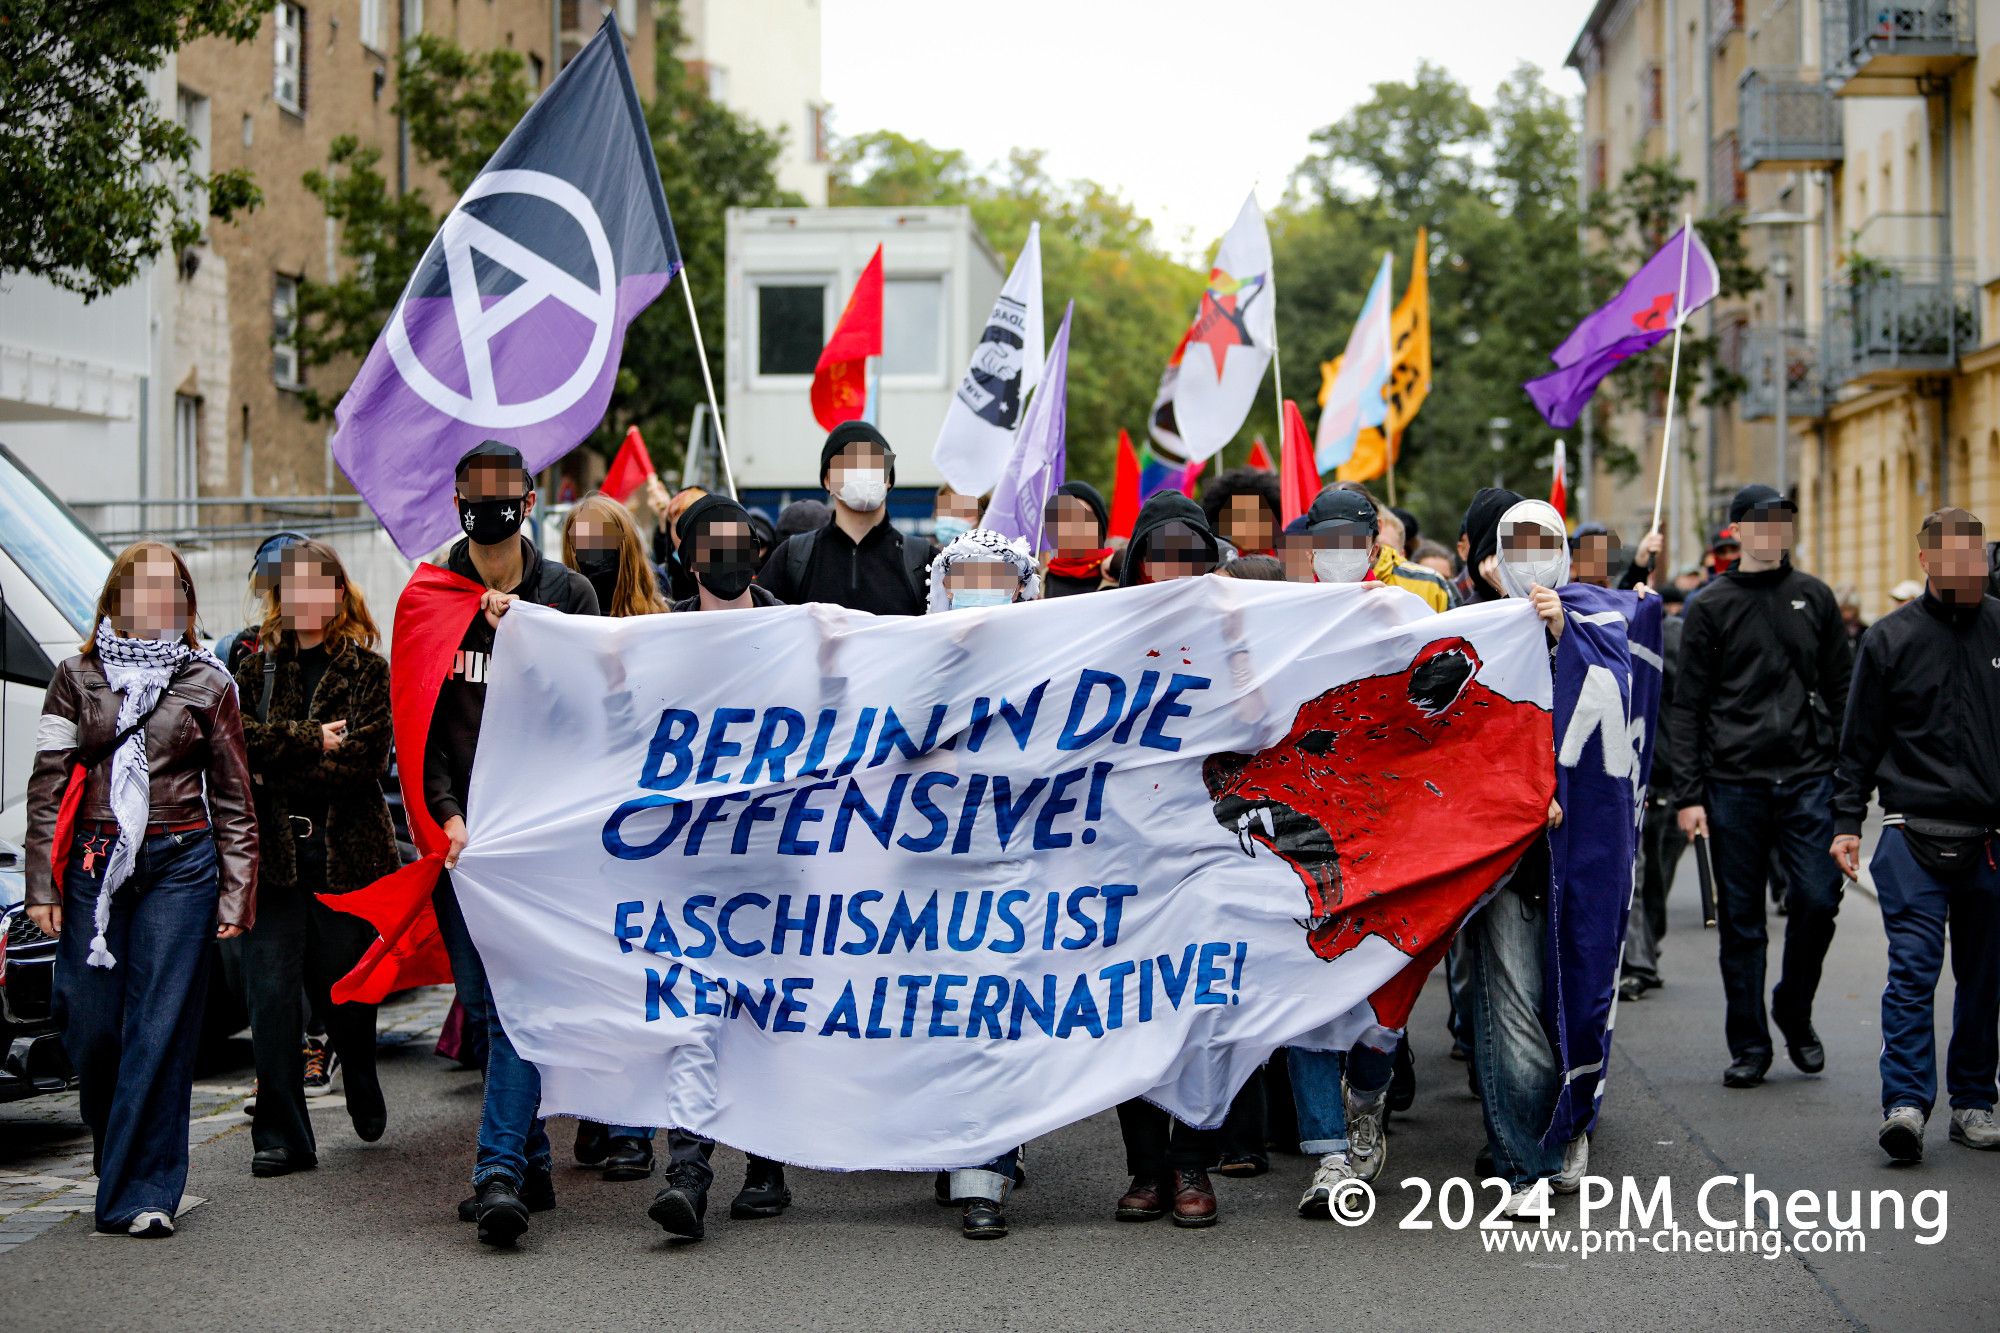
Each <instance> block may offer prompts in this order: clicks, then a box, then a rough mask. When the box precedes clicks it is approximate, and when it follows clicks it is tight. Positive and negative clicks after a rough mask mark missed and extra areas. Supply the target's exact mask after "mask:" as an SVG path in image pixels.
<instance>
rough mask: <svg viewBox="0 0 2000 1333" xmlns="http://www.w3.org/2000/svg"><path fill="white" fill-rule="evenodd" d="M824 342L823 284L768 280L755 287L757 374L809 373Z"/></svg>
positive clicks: (824, 309)
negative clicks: (771, 281) (769, 281)
mask: <svg viewBox="0 0 2000 1333" xmlns="http://www.w3.org/2000/svg"><path fill="white" fill-rule="evenodd" d="M825 345H826V285H825V284H824V283H818V282H814V283H805V282H797V283H769V284H759V286H758V288H757V373H758V374H759V375H810V374H812V373H813V367H815V366H817V365H818V364H819V353H820V348H822V347H824V346H825Z"/></svg>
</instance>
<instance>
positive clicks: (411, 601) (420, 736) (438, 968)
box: [319, 565, 485, 1004]
mask: <svg viewBox="0 0 2000 1333" xmlns="http://www.w3.org/2000/svg"><path fill="white" fill-rule="evenodd" d="M484 591H485V589H483V588H481V587H480V586H479V585H478V584H477V583H474V582H472V581H471V580H469V579H463V578H460V577H459V576H458V575H456V574H454V573H452V572H451V571H450V570H447V569H441V568H439V567H438V566H436V565H419V566H417V570H416V572H415V573H414V574H412V575H410V581H409V583H408V584H407V585H406V586H405V587H404V588H403V595H402V596H401V597H399V598H398V599H397V600H396V625H395V630H394V634H393V641H392V648H391V657H390V666H389V711H390V714H391V717H392V719H393V721H394V724H395V732H396V754H397V756H398V759H399V762H398V770H397V771H398V775H399V777H400V779H401V781H402V784H403V812H404V814H405V815H407V816H408V817H409V821H410V835H411V837H412V838H414V839H415V840H416V844H417V850H418V851H420V852H421V853H423V856H422V858H421V859H419V860H417V861H414V862H412V863H411V864H409V865H406V866H404V867H403V868H402V869H400V870H395V871H391V872H390V873H389V874H387V875H384V876H383V877H382V878H381V879H378V880H376V881H375V882H374V883H373V884H370V885H369V886H368V887H367V888H365V889H356V890H354V891H353V892H351V893H323V894H321V895H319V900H320V901H321V902H323V903H325V904H326V905H327V906H329V907H332V908H335V909H336V910H338V911H342V912H347V913H349V914H351V915H353V916H358V917H360V918H361V919H362V920H364V921H366V922H368V924H369V925H371V926H373V927H375V931H376V934H377V935H379V936H380V937H381V938H379V939H377V940H376V941H375V943H374V944H372V945H370V946H369V948H368V952H367V953H365V954H363V955H362V956H361V961H360V962H359V963H356V964H355V965H354V970H353V971H351V972H349V973H348V974H347V975H346V976H344V977H342V978H341V979H340V980H339V981H338V982H336V983H334V987H333V999H334V1002H335V1003H336V1004H347V1003H361V1004H379V1003H380V1002H381V1001H383V1000H384V999H386V998H388V997H389V996H390V995H393V994H394V993H395V992H397V991H399V990H408V989H409V988H411V987H413V986H436V985H440V984H442V983H444V982H447V981H450V980H451V959H450V958H449V957H447V956H446V954H445V951H444V940H443V939H442V938H441V937H440V936H439V935H438V924H437V913H436V912H434V911H433V910H432V909H431V891H432V890H433V889H435V888H436V887H437V879H438V872H439V871H440V870H442V869H443V868H444V853H445V847H446V842H445V836H444V830H443V829H441V828H439V827H438V823H437V821H436V820H435V819H433V818H431V812H430V807H429V806H428V805H426V804H425V803H424V751H425V749H426V747H427V745H428V744H429V741H430V734H431V714H432V712H434V711H435V710H436V708H437V699H438V691H439V690H440V689H441V688H442V687H443V686H444V682H445V680H446V678H447V677H448V676H450V675H451V665H452V659H453V657H454V656H455V655H456V654H457V652H458V645H459V644H460V643H461V642H462V641H463V640H464V639H465V631H466V629H467V627H468V626H470V625H471V624H472V618H473V617H474V616H476V615H478V614H479V598H480V595H481V594H482V593H483V592H484Z"/></svg>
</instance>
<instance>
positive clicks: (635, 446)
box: [599, 426, 653, 504]
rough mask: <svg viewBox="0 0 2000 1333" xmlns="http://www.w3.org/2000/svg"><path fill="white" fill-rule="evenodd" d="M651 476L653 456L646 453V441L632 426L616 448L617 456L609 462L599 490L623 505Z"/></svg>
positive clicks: (635, 427) (637, 429) (636, 428)
mask: <svg viewBox="0 0 2000 1333" xmlns="http://www.w3.org/2000/svg"><path fill="white" fill-rule="evenodd" d="M652 475H653V456H652V455H651V454H649V453H647V452H646V441H645V440H644V439H643V438H641V436H640V434H639V428H638V427H637V426H634V427H632V429H630V430H628V431H626V432H625V443H623V444H621V445H619V446H618V455H617V457H615V458H613V459H612V460H611V470H610V471H609V472H606V473H605V474H604V485H603V486H602V487H600V488H599V489H601V490H602V491H603V492H604V493H605V494H606V495H608V496H610V497H611V498H612V499H614V500H616V501H617V502H618V503H619V504H624V503H625V502H626V501H627V500H629V499H631V498H632V492H634V491H636V490H638V489H639V488H640V487H641V486H644V485H645V484H646V478H648V477H650V476H652Z"/></svg>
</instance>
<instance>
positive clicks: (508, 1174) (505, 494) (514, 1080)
mask: <svg viewBox="0 0 2000 1333" xmlns="http://www.w3.org/2000/svg"><path fill="white" fill-rule="evenodd" d="M456 497H457V502H458V518H459V526H460V527H461V528H463V529H464V531H465V537H464V538H463V539H462V540H460V541H459V542H457V543H456V544H454V545H453V546H452V548H451V550H450V551H448V552H447V553H446V554H445V557H444V561H443V564H444V567H445V568H446V569H448V570H450V571H451V572H452V573H454V574H456V575H458V576H459V577H460V578H464V579H469V580H471V581H472V582H473V583H477V584H479V585H480V586H482V587H483V588H485V589H486V592H485V594H484V595H483V596H482V597H481V598H480V602H479V606H480V614H478V615H476V616H474V617H473V618H472V623H471V624H470V625H468V626H466V630H465V636H464V637H463V638H462V639H460V640H459V651H458V653H457V656H456V658H455V659H454V662H453V666H452V671H451V674H450V675H449V676H447V677H446V678H445V682H444V684H443V685H442V686H441V687H440V688H439V690H438V698H437V708H436V710H435V711H434V712H433V713H432V714H431V730H430V736H429V738H428V741H427V743H426V744H425V746H424V755H423V765H424V803H425V804H426V805H427V806H428V807H429V808H430V812H431V817H432V818H433V819H435V820H437V822H438V824H439V826H440V827H441V828H443V830H444V835H445V837H446V839H448V840H449V844H450V845H449V847H448V848H447V849H446V852H445V858H444V864H445V869H446V871H447V872H449V871H450V870H451V869H453V868H454V867H456V866H457V865H458V854H459V853H460V852H461V851H463V850H464V849H465V839H466V832H465V802H466V794H467V792H468V791H469V790H470V789H471V787H472V765H473V760H474V757H475V754H476V751H477V750H478V746H479V724H480V720H481V719H482V718H483V717H484V716H485V713H486V678H487V663H488V660H489V659H490V657H491V655H492V652H493V634H494V631H495V630H497V629H498V628H499V626H500V617H502V616H504V615H505V614H507V609H508V608H509V607H511V606H512V605H513V604H514V603H515V602H517V601H520V600H521V599H523V598H525V599H527V600H529V601H532V602H538V603H540V604H541V605H543V606H547V607H552V608H554V609H555V610H557V611H564V612H568V613H569V614H571V615H587V616H594V615H596V614H597V594H596V593H594V592H592V591H591V587H590V583H589V581H588V580H586V579H585V578H584V577H583V575H581V574H579V573H577V572H576V571H575V570H572V569H565V568H564V567H563V566H561V565H559V564H557V563H556V562H555V561H553V560H544V559H543V558H542V556H541V553H540V552H539V551H537V550H536V549H535V544H534V543H533V542H531V541H529V540H528V539H527V538H526V537H524V536H522V535H521V524H522V523H523V522H525V521H526V520H527V517H528V515H529V514H531V513H533V512H534V509H535V483H534V479H533V478H532V477H530V476H529V475H528V469H527V465H526V464H525V463H524V462H523V460H522V458H521V453H520V450H518V449H516V448H514V447H513V446H512V445H508V444H501V443H500V442H499V441H497V440H488V441H487V442H486V443H484V444H480V445H476V446H474V447H473V448H472V449H470V450H468V451H467V453H466V455H465V456H464V457H463V458H461V459H459V460H458V470H457V483H456ZM405 762H408V759H407V757H406V759H405ZM431 901H432V906H433V907H434V908H435V910H436V912H437V921H438V935H439V936H440V938H442V939H443V941H444V947H445V952H446V953H447V954H449V955H450V957H451V972H452V981H453V983H454V985H455V986H456V987H457V989H458V1002H459V1005H460V1007H461V1008H463V1009H464V1011H465V1017H466V1021H467V1023H468V1024H471V1025H474V1026H475V1027H478V1028H482V1029H484V1031H485V1032H486V1096H485V1098H484V1101H483V1103H482V1105H481V1108H480V1122H479V1152H478V1156H477V1158H476V1159H475V1161H474V1165H473V1169H472V1188H473V1196H472V1197H471V1198H470V1199H467V1200H465V1201H464V1202H463V1203H461V1204H460V1205H459V1209H458V1215H459V1218H460V1220H462V1221H467V1222H477V1223H478V1224H479V1239H480V1240H481V1241H483V1242H485V1243H486V1244H488V1245H511V1244H512V1243H513V1242H514V1240H515V1238H516V1237H518V1236H519V1235H520V1234H521V1233H522V1232H523V1231H526V1230H527V1229H528V1214H529V1212H530V1211H534V1212H541V1211H545V1210H547V1209H550V1208H553V1207H555V1185H554V1183H553V1181H552V1179H551V1176H550V1165H549V1137H548V1133H547V1131H546V1130H545V1129H544V1127H543V1124H542V1119H541V1100H542V1086H541V1076H540V1074H539V1073H537V1072H536V1069H535V1067H534V1066H533V1065H531V1064H529V1063H528V1062H527V1061H525V1060H523V1059H522V1058H521V1057H520V1056H519V1055H518V1054H517V1053H516V1052H515V1050H514V1044H513V1042H512V1041H510V1040H508V1037H507V1033H506V1031H505V1029H503V1028H502V1027H501V1026H500V1016H499V1013H498V1011H497V1010H495V1009H494V1007H493V993H492V990H491V989H490V988H489V987H488V986H487V984H486V970H485V967H484V965H483V964H482V963H481V962H480V960H479V947H478V946H477V945H476V944H474V943H473V941H472V934H471V932H470V931H469V930H467V929H466V925H465V914H464V912H462V911H461V910H459V905H458V894H457V891H456V889H455V888H454V886H453V884H452V882H451V876H450V874H449V873H446V874H444V875H441V876H440V877H439V878H438V887H437V891H436V893H435V894H434V895H433V897H432V900H431Z"/></svg>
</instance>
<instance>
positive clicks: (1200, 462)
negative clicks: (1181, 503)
mask: <svg viewBox="0 0 2000 1333" xmlns="http://www.w3.org/2000/svg"><path fill="white" fill-rule="evenodd" d="M1207 466H1208V460H1207V459H1206V458H1197V459H1195V460H1194V462H1192V463H1189V464H1188V465H1187V471H1185V472H1183V473H1181V494H1182V495H1185V496H1186V497H1187V498H1188V499H1190V500H1192V499H1194V497H1195V492H1196V491H1198V490H1200V489H1201V473H1202V469H1203V468H1205V467H1207Z"/></svg>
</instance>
